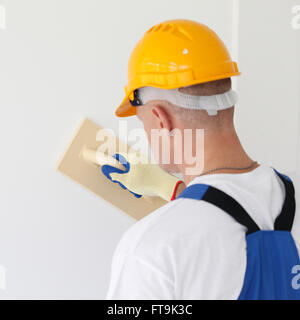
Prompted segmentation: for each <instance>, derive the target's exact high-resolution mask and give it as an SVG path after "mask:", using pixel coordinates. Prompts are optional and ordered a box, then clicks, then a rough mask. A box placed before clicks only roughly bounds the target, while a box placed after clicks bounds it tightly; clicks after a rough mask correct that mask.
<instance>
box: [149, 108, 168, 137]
mask: <svg viewBox="0 0 300 320" xmlns="http://www.w3.org/2000/svg"><path fill="white" fill-rule="evenodd" d="M151 108H152V110H151V111H152V113H153V114H154V116H155V118H156V121H157V124H158V126H157V127H158V128H160V129H167V130H168V131H171V130H172V121H171V119H170V116H169V114H168V113H167V112H166V110H165V109H164V108H163V107H162V106H160V105H155V106H153V107H151Z"/></svg>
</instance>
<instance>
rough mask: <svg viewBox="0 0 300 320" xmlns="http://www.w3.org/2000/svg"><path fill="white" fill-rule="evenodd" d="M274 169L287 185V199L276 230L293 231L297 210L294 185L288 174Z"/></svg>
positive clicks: (277, 219) (277, 220)
mask: <svg viewBox="0 0 300 320" xmlns="http://www.w3.org/2000/svg"><path fill="white" fill-rule="evenodd" d="M273 170H274V171H275V173H276V174H277V176H278V177H279V178H280V179H281V181H282V182H283V184H284V187H285V199H284V202H283V205H282V209H281V212H280V214H279V215H278V217H277V218H276V220H275V223H274V230H282V231H291V230H292V226H293V222H294V217H295V211H296V200H295V189H294V185H293V182H292V180H291V179H290V178H289V177H288V176H286V175H284V174H282V173H280V172H278V171H276V170H275V169H274V168H273Z"/></svg>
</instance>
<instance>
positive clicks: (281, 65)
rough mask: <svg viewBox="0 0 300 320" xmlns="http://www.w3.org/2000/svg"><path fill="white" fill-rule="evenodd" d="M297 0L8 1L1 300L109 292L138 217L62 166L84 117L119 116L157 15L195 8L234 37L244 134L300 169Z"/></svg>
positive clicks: (252, 148)
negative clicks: (134, 53)
mask: <svg viewBox="0 0 300 320" xmlns="http://www.w3.org/2000/svg"><path fill="white" fill-rule="evenodd" d="M297 2H298V3H299V1H292V0H288V1H287V0H285V1H282V0H278V1H274V0H272V1H271V0H263V1H261V0H255V1H254V0H252V1H241V3H240V7H239V10H238V12H237V13H238V15H236V14H233V12H234V11H233V3H234V4H235V5H236V3H237V1H236V0H226V1H225V0H223V1H219V0H201V1H200V0H186V1H184V2H183V1H181V0H172V1H160V0H152V1H151V2H149V1H145V0H144V1H142V0H127V1H122V0H114V1H99V0H98V1H97V0H0V6H1V5H3V6H5V8H6V24H7V26H6V29H1V28H0V70H1V71H0V110H1V113H0V144H1V147H2V152H1V156H2V157H1V166H0V195H1V198H0V199H1V201H0V266H4V267H5V269H6V290H2V289H1V286H0V299H8V298H42V299H43V298H91V299H93V298H100V299H101V298H104V296H105V293H106V290H107V285H108V277H109V267H110V261H111V257H112V253H113V250H114V248H115V246H116V244H117V242H118V240H119V238H120V236H121V234H122V233H123V232H124V231H125V230H126V229H127V228H128V227H129V226H130V225H131V224H133V223H134V221H133V219H131V218H130V217H128V216H126V215H124V214H123V213H122V212H119V211H118V210H117V209H115V208H112V207H111V206H110V205H108V204H107V203H105V202H104V201H103V200H102V199H99V198H97V197H96V196H94V195H93V194H91V193H90V192H88V191H86V190H84V189H83V188H82V187H81V186H79V185H77V184H75V183H74V182H72V181H71V180H69V179H67V178H66V177H64V176H62V175H61V174H60V173H58V172H56V171H55V166H56V163H57V160H58V159H59V157H60V156H61V154H62V153H63V151H64V149H65V147H66V145H67V144H68V142H69V141H70V139H71V137H72V136H73V133H74V131H75V129H76V128H77V126H78V124H79V122H80V120H81V118H83V117H86V116H87V117H89V118H91V119H92V120H94V121H95V122H97V123H99V124H100V125H102V126H105V127H110V128H113V129H116V128H117V127H118V122H117V119H116V118H115V117H114V115H113V110H114V108H115V107H116V106H117V105H118V104H119V102H120V101H121V99H122V97H123V88H124V85H125V81H126V67H127V60H128V57H129V54H130V51H131V50H132V48H133V46H134V44H135V43H136V41H137V40H138V39H139V38H140V37H141V36H142V35H143V33H144V32H145V31H146V30H147V29H148V28H149V27H150V26H151V25H153V24H155V23H157V22H160V21H163V20H166V19H170V18H189V19H195V20H198V21H201V22H204V23H206V24H208V25H209V26H211V27H212V28H213V29H214V30H215V31H216V32H217V33H218V34H219V35H220V36H221V37H222V38H223V40H224V41H225V43H226V44H227V45H228V47H229V49H231V48H232V49H233V50H234V54H235V55H238V56H239V58H240V59H239V66H240V69H241V71H242V72H243V74H242V76H241V77H240V78H239V80H238V83H237V85H238V87H237V88H238V91H239V94H240V100H239V103H238V106H237V115H236V122H237V126H238V130H239V132H240V134H241V139H242V142H243V143H244V144H245V146H246V147H247V150H249V153H250V155H251V156H253V157H254V158H256V159H258V160H259V161H263V162H266V163H269V164H271V165H274V166H276V167H277V168H278V169H280V170H282V171H285V172H286V171H289V172H291V171H293V172H295V171H296V167H297V162H296V154H297V138H298V137H299V136H300V132H299V125H298V123H299V116H298V110H299V101H300V99H299V84H300V81H299V70H300V66H299V60H298V59H297V55H298V56H300V48H299V47H300V45H299V37H300V30H293V29H292V28H291V25H290V21H291V18H292V14H291V7H292V5H294V4H296V3H297ZM237 17H239V26H238V25H237V24H236V23H235V22H236V20H235V19H236V18H237ZM234 21H235V22H234ZM232 23H233V24H234V26H236V27H238V30H236V29H235V30H233V31H234V32H232ZM236 31H238V33H237V32H236ZM237 35H238V38H237ZM232 36H233V39H234V42H232ZM237 40H238V41H239V42H236V41H237ZM297 50H298V51H297ZM128 124H129V127H135V126H139V127H140V124H139V123H138V122H137V121H136V119H134V118H132V119H129V120H128ZM298 152H299V153H300V149H299V148H298ZM299 171H300V170H299ZM0 271H1V269H0Z"/></svg>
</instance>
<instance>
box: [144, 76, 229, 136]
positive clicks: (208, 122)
mask: <svg viewBox="0 0 300 320" xmlns="http://www.w3.org/2000/svg"><path fill="white" fill-rule="evenodd" d="M230 89H231V79H230V78H226V79H221V80H216V81H211V82H205V83H200V84H195V85H192V86H187V87H181V88H179V89H178V90H179V91H180V92H182V93H185V94H189V95H195V96H210V95H216V94H222V93H224V92H227V91H229V90H230ZM155 105H160V106H161V107H162V108H164V109H165V112H166V113H167V114H168V116H169V117H170V119H172V121H173V122H175V123H177V124H180V127H186V128H189V127H190V128H204V129H207V130H218V131H219V130H226V129H229V128H230V129H232V127H233V115H234V106H232V107H231V108H228V109H225V110H219V111H218V113H217V114H216V115H213V116H211V115H209V114H208V113H207V111H206V110H195V109H186V108H181V107H180V106H177V105H175V104H173V103H171V102H169V101H166V100H151V101H149V102H148V103H146V104H145V105H144V106H145V107H153V106H155Z"/></svg>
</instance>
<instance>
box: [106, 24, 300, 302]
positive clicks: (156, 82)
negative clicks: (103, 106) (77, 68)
mask: <svg viewBox="0 0 300 320" xmlns="http://www.w3.org/2000/svg"><path fill="white" fill-rule="evenodd" d="M238 74H239V71H238V69H237V65H236V63H235V62H232V61H231V59H230V56H229V54H228V52H227V50H226V48H225V46H224V44H223V42H222V41H221V40H220V39H219V38H218V36H217V35H216V34H215V33H214V32H213V31H212V30H210V29H209V28H208V27H206V26H204V25H202V24H199V23H197V22H193V21H189V20H170V21H166V22H164V23H161V24H158V25H156V26H154V27H152V28H151V29H150V30H148V31H147V32H146V34H145V35H144V37H143V39H142V40H141V41H140V42H139V43H138V44H137V46H136V47H135V49H134V51H133V53H132V55H131V57H130V61H129V68H128V86H127V87H126V97H125V99H124V100H123V102H122V104H121V105H120V107H119V108H118V109H117V111H116V114H117V115H118V116H130V115H135V114H136V115H137V116H138V118H139V119H140V120H141V121H142V122H143V125H144V129H145V131H146V133H147V136H148V139H149V142H150V146H151V148H152V150H154V149H155V150H156V151H155V152H154V153H155V154H156V158H157V160H158V162H159V163H160V166H158V165H155V164H144V163H136V162H134V161H131V159H130V157H129V156H128V155H127V156H126V155H124V154H117V155H115V157H116V158H117V159H118V160H119V161H121V162H122V163H123V164H124V166H125V168H126V170H125V171H121V170H118V169H116V168H113V167H111V166H109V165H104V166H103V167H102V172H103V173H104V174H105V175H106V176H107V177H108V178H109V179H111V180H112V181H113V182H117V183H119V184H120V185H121V186H122V187H123V188H127V189H128V190H129V191H130V192H132V193H133V196H136V197H139V196H141V195H142V196H143V195H158V196H161V197H162V198H164V199H165V200H167V201H169V203H168V204H167V205H165V206H163V207H161V208H160V209H158V210H156V211H155V212H153V213H151V214H149V215H148V216H147V217H145V218H143V219H142V220H140V221H139V222H137V223H135V224H134V225H133V226H132V227H131V228H130V229H129V230H128V231H127V232H125V234H124V235H123V237H122V239H121V241H120V242H119V244H118V246H117V248H116V250H115V253H114V257H113V262H112V270H111V280H110V286H109V290H108V293H107V299H300V291H299V290H298V291H297V290H296V289H295V288H294V287H292V281H293V276H294V275H293V272H292V268H293V266H294V265H297V264H300V260H299V253H298V252H297V249H296V247H295V243H296V245H297V247H298V250H299V247H300V246H299V245H300V236H299V234H294V233H293V229H292V226H293V218H294V214H295V199H294V189H293V184H292V182H291V180H290V179H289V178H288V177H286V176H284V175H282V174H280V173H278V172H277V171H275V170H274V169H273V168H271V167H268V166H266V165H264V164H258V163H257V162H256V161H253V159H251V158H250V157H249V155H248V154H247V153H246V152H245V150H244V149H243V147H242V145H241V143H240V141H239V138H238V136H237V133H236V131H235V127H234V121H233V117H234V104H235V103H236V100H237V95H236V94H235V93H234V92H233V91H232V90H231V77H232V76H235V75H238ZM154 130H156V132H159V134H161V136H162V137H164V138H168V139H169V143H170V148H169V149H170V150H169V151H170V154H171V156H170V161H169V163H163V161H162V154H164V153H165V152H166V150H165V149H166V148H164V147H160V149H159V152H157V146H156V145H154V144H153V141H152V139H151V138H152V133H153V131H154ZM187 130H188V132H189V133H191V132H192V133H191V134H190V135H189V139H185V138H184V137H185V134H186V132H187ZM197 130H200V132H203V133H204V139H203V140H201V139H200V140H198V139H197ZM175 131H176V133H177V134H178V136H179V139H178V136H177V138H176V134H174V132H175ZM199 145H200V149H197V147H198V146H199ZM190 147H192V150H194V151H193V152H192V155H187V157H184V156H182V154H184V151H185V150H186V149H187V148H190ZM195 150H196V151H195ZM197 150H201V151H202V152H201V153H200V154H199V151H198V152H197ZM167 151H168V150H167ZM178 154H180V155H181V160H182V161H175V160H176V159H175V158H178V157H177V156H178ZM195 157H196V159H199V158H201V159H202V160H201V165H200V166H196V167H194V168H192V167H191V159H193V158H195ZM177 160H178V159H177ZM167 172H169V173H167ZM171 172H172V173H178V172H180V173H181V174H182V176H183V180H184V182H183V181H181V180H180V179H179V178H177V177H175V176H173V175H171V174H170V173H171ZM261 230H263V231H261ZM290 231H292V232H290ZM294 241H295V242H294ZM274 279H275V280H274ZM277 280H278V281H277Z"/></svg>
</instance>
